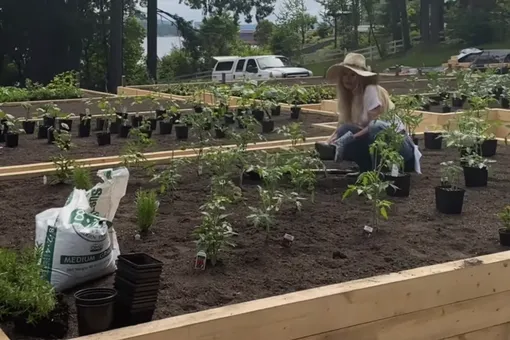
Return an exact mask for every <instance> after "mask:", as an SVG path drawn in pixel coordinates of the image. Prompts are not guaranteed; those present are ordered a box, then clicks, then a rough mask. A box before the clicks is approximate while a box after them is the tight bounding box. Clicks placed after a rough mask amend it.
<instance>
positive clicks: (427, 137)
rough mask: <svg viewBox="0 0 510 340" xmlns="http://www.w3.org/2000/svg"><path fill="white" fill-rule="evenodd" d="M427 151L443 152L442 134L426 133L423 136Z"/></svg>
mask: <svg viewBox="0 0 510 340" xmlns="http://www.w3.org/2000/svg"><path fill="white" fill-rule="evenodd" d="M423 140H424V142H425V149H429V150H441V148H442V147H443V136H442V134H441V133H440V132H425V133H424V134H423Z"/></svg>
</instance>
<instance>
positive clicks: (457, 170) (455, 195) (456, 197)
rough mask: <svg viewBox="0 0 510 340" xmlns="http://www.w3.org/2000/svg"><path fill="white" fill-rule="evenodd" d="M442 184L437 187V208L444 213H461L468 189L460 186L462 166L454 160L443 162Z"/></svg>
mask: <svg viewBox="0 0 510 340" xmlns="http://www.w3.org/2000/svg"><path fill="white" fill-rule="evenodd" d="M440 166H441V169H440V171H441V185H439V186H437V187H435V196H436V209H437V210H438V211H439V212H442V213H443V214H460V213H462V206H463V204H464V194H465V192H466V190H464V189H463V188H461V187H459V177H460V174H461V172H462V168H461V167H460V166H458V165H456V164H455V163H454V162H453V161H448V162H443V163H441V165H440Z"/></svg>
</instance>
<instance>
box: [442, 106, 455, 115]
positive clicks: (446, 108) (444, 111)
mask: <svg viewBox="0 0 510 340" xmlns="http://www.w3.org/2000/svg"><path fill="white" fill-rule="evenodd" d="M441 109H442V112H443V113H449V112H452V108H451V107H449V106H448V105H444V106H443V107H442V108H441Z"/></svg>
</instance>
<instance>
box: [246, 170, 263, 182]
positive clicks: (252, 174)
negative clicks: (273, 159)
mask: <svg viewBox="0 0 510 340" xmlns="http://www.w3.org/2000/svg"><path fill="white" fill-rule="evenodd" d="M243 178H244V179H246V180H248V181H252V182H260V181H262V176H260V174H259V173H258V172H257V171H245V172H244V173H243Z"/></svg>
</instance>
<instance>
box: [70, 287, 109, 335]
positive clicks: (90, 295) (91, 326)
mask: <svg viewBox="0 0 510 340" xmlns="http://www.w3.org/2000/svg"><path fill="white" fill-rule="evenodd" d="M116 297H117V291H116V290H115V289H111V288H88V289H83V290H80V291H78V292H76V293H75V294H74V298H75V299H76V312H77V315H78V332H79V334H80V336H83V335H89V334H95V333H99V332H104V331H107V330H109V329H110V328H111V327H112V325H113V320H114V311H115V309H114V308H115V299H116Z"/></svg>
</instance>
